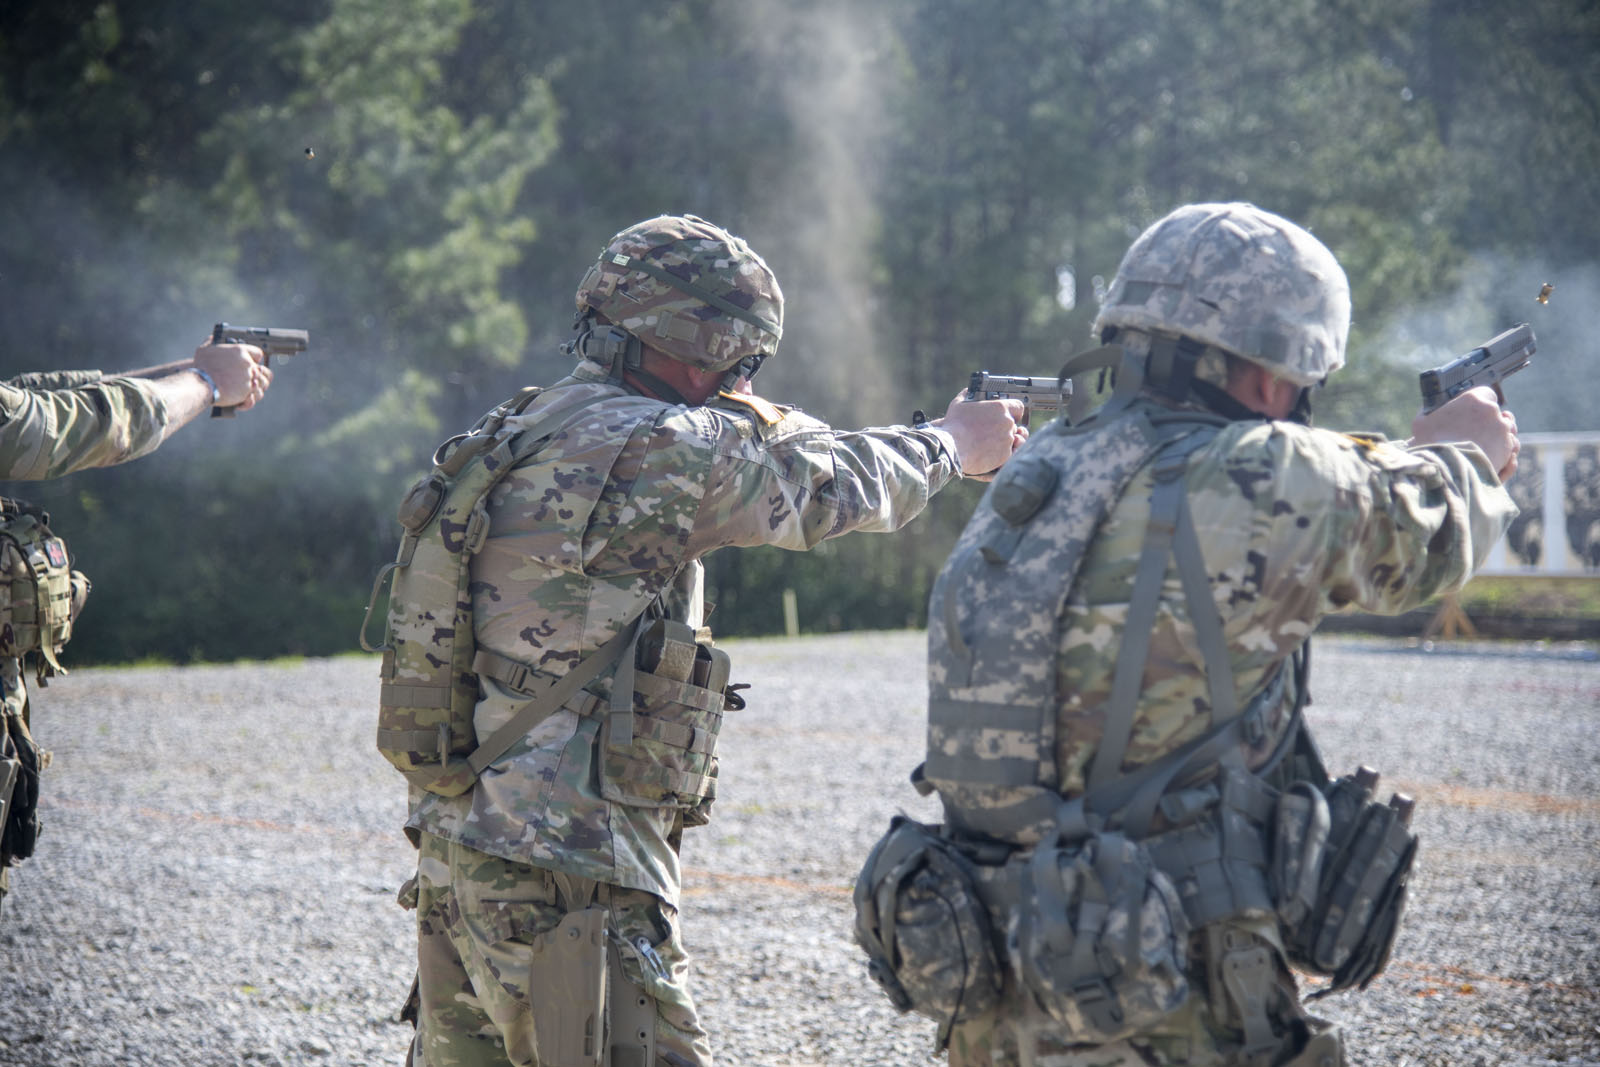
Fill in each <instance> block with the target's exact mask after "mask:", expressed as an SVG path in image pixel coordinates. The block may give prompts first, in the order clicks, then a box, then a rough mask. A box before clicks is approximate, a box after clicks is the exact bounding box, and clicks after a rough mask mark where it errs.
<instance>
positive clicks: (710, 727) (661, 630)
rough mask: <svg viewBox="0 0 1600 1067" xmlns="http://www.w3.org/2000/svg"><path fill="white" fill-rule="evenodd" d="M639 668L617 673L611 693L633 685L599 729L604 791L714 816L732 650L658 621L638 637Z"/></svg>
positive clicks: (701, 817) (623, 800)
mask: <svg viewBox="0 0 1600 1067" xmlns="http://www.w3.org/2000/svg"><path fill="white" fill-rule="evenodd" d="M635 663H636V666H635V669H634V670H633V671H632V672H631V678H630V672H624V671H622V670H619V671H618V672H617V673H616V675H615V676H614V677H613V679H612V686H613V693H614V694H616V693H618V692H619V691H624V690H626V689H627V688H628V687H629V686H630V685H631V688H632V701H631V705H630V704H627V703H625V704H624V706H623V708H622V709H621V710H618V709H617V708H616V703H617V701H616V700H615V699H614V700H613V703H612V707H611V709H610V710H609V711H606V712H604V715H605V717H604V720H603V722H602V724H601V729H600V749H601V752H600V761H599V762H600V795H601V796H603V797H605V798H606V799H607V800H610V801H614V802H616V803H619V804H628V805H632V806H633V807H641V808H681V809H684V810H685V811H687V812H693V813H694V817H693V818H692V819H691V818H686V819H685V822H686V824H691V823H692V824H694V825H698V824H700V823H703V822H704V821H705V820H706V818H708V817H709V812H710V801H711V800H712V799H714V798H715V796H716V782H717V759H716V749H717V734H718V733H719V732H720V731H721V729H722V717H723V712H724V710H725V707H727V706H728V704H727V701H726V698H725V694H724V690H726V689H727V687H728V666H729V664H728V654H727V653H726V652H723V651H722V650H721V649H717V648H713V647H711V638H710V635H709V632H706V631H699V632H697V631H695V630H694V629H693V628H691V627H689V626H687V625H685V624H683V623H679V622H671V621H669V620H664V619H656V620H653V621H650V622H647V623H645V624H644V625H643V627H642V628H641V630H640V634H639V641H638V652H637V654H636V657H635Z"/></svg>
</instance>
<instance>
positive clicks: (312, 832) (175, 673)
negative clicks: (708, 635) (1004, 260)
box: [0, 633, 1600, 1067]
mask: <svg viewBox="0 0 1600 1067" xmlns="http://www.w3.org/2000/svg"><path fill="white" fill-rule="evenodd" d="M729 647H730V649H731V651H732V652H733V654H734V661H735V663H736V665H737V668H738V669H737V671H736V676H737V677H738V678H740V679H742V680H746V681H751V682H754V683H755V685H756V688H755V690H754V691H753V692H752V693H751V694H750V696H751V698H752V699H751V707H750V709H749V710H747V711H745V712H743V713H741V714H739V715H736V716H734V717H733V718H732V719H731V721H730V724H729V726H728V727H727V729H726V730H725V731H724V735H723V742H722V749H721V752H722V760H723V768H724V770H723V789H722V797H721V799H720V800H719V801H718V810H717V813H716V817H715V818H714V820H713V822H712V824H711V825H710V826H709V827H706V828H704V829H700V830H695V831H692V832H691V833H690V835H689V836H688V839H687V840H686V842H685V846H684V864H685V868H686V875H685V903H684V909H685V932H686V937H687V940H688V942H689V946H690V948H691V950H693V951H694V952H695V954H696V957H697V967H698V978H697V994H698V996H699V999H700V1003H701V1008H702V1012H703V1015H704V1019H705V1022H706V1025H707V1026H708V1028H709V1029H710V1031H711V1034H712V1038H713V1042H714V1045H715V1047H716V1049H717V1052H718V1055H719V1058H720V1060H721V1062H723V1063H726V1064H756V1065H790V1067H795V1065H802V1064H830V1065H841V1067H843V1065H852V1067H854V1065H875V1064H917V1063H933V1062H936V1061H934V1060H933V1059H932V1058H931V1057H930V1055H929V1051H930V1049H931V1045H932V1035H933V1026H932V1024H931V1023H929V1022H927V1021H925V1020H922V1019H919V1018H916V1017H902V1016H898V1015H896V1014H895V1012H894V1011H893V1009H892V1008H891V1007H890V1006H889V1004H888V1002H887V1001H886V1000H885V999H883V997H882V996H881V995H880V994H879V993H878V992H877V990H876V988H875V987H874V986H872V984H871V983H870V981H869V980H868V979H867V978H866V976H865V973H864V967H863V965H862V960H861V957H860V955H859V953H858V952H857V950H856V949H855V948H854V946H853V944H852V942H851V934H850V929H851V907H850V897H849V886H850V884H851V882H852V881H853V879H854V877H855V873H856V870H857V868H858V866H859V864H860V861H861V859H862V857H863V856H864V855H865V853H866V851H867V849H868V848H869V847H870V845H871V844H872V842H873V841H874V840H875V839H876V838H877V836H878V834H879V833H880V832H881V831H882V829H883V827H884V826H885V825H886V823H887V821H888V818H889V816H890V815H891V814H893V813H894V812H895V811H897V810H903V811H906V812H908V813H911V814H913V815H916V816H918V817H921V818H925V819H932V818H935V817H936V815H937V813H936V809H935V808H934V807H933V806H932V805H930V803H929V802H928V801H925V800H922V799H921V798H919V797H917V795H916V794H915V793H914V792H913V791H912V790H911V788H910V786H909V785H908V784H907V782H906V774H907V772H908V771H909V770H910V768H911V767H912V766H913V765H914V764H915V763H916V762H917V761H918V760H919V759H920V758H921V734H922V717H921V716H922V711H921V700H922V695H923V686H922V681H921V668H922V656H923V643H922V636H921V635H920V634H914V633H892V634H854V635H838V636H832V637H819V638H808V639H803V640H799V641H748V642H730V643H729ZM1316 660H1317V662H1316V677H1317V679H1318V684H1317V686H1316V692H1317V701H1316V703H1315V704H1314V705H1313V706H1312V708H1311V709H1310V717H1311V720H1312V722H1313V723H1314V724H1315V726H1316V728H1317V730H1318V732H1319V736H1320V738H1321V741H1322V744H1323V747H1324V749H1325V751H1326V752H1327V754H1328V757H1329V760H1330V763H1331V764H1332V765H1333V766H1334V767H1336V768H1338V769H1348V768H1349V767H1351V766H1353V765H1354V764H1355V763H1356V762H1358V761H1361V762H1368V763H1372V764H1374V765H1376V766H1379V767H1380V768H1383V769H1385V770H1386V771H1387V772H1388V773H1387V774H1386V775H1385V785H1386V786H1389V787H1393V788H1403V789H1405V790H1407V791H1410V792H1413V793H1414V794H1416V795H1417V797H1418V799H1419V805H1418V812H1417V820H1416V825H1417V827H1418V829H1419V831H1420V833H1421V834H1422V839H1423V853H1422V858H1421V861H1420V870H1419V873H1418V876H1417V878H1416V880H1415V884H1414V895H1413V898H1412V901H1413V902H1412V904H1411V906H1410V908H1409V910H1408V913H1407V921H1406V926H1405V928H1404V931H1403V933H1402V935H1401V938H1400V942H1399V944H1398V946H1397V948H1396V951H1395V958H1394V962H1393V963H1392V965H1391V966H1390V969H1389V971H1388V972H1387V974H1385V975H1384V976H1383V977H1382V978H1380V979H1379V980H1378V981H1377V982H1376V983H1375V984H1374V985H1373V987H1372V988H1371V989H1369V990H1367V991H1366V992H1364V993H1347V994H1342V995H1340V996H1337V997H1333V998H1330V999H1329V1000H1325V1001H1322V1002H1321V1004H1322V1005H1323V1011H1324V1013H1326V1014H1330V1015H1333V1016H1335V1017H1337V1018H1338V1019H1340V1020H1341V1021H1342V1022H1344V1023H1345V1024H1346V1025H1347V1026H1348V1027H1349V1029H1350V1030H1351V1031H1352V1032H1353V1033H1354V1035H1355V1036H1354V1041H1353V1045H1354V1049H1353V1057H1352V1062H1353V1063H1355V1064H1358V1065H1374V1067H1376V1065H1379V1064H1383V1065H1406V1067H1415V1065H1431V1067H1445V1065H1450V1067H1457V1065H1467V1067H1472V1065H1490V1064H1519V1065H1543V1064H1557V1063H1559V1064H1591V1065H1596V1064H1600V956H1597V954H1596V952H1595V949H1594V945H1595V944H1596V939H1597V936H1600V892H1597V889H1600V846H1597V828H1600V789H1597V788H1596V787H1597V785H1600V655H1597V654H1596V651H1595V649H1594V647H1593V646H1592V645H1589V646H1562V647H1554V646H1535V645H1526V646H1524V645H1517V646H1508V645H1503V644H1467V643H1461V644H1445V643H1441V644H1440V645H1439V646H1437V647H1433V648H1430V649H1424V648H1420V647H1417V646H1415V645H1414V644H1406V643H1402V642H1381V641H1363V640H1360V639H1354V638H1345V637H1340V638H1329V639H1324V640H1322V641H1321V642H1320V643H1319V647H1318V651H1317V656H1316ZM376 673H377V672H376V668H375V665H374V662H373V661H372V660H369V659H364V658H341V659H335V660H321V661H309V662H295V663H286V664H271V663H268V664H239V665H232V666H216V667H191V668H187V669H181V670H179V669H155V668H141V669H115V670H111V669H106V670H82V671H77V672H74V673H73V675H72V676H71V677H69V678H65V679H61V680H60V681H58V682H57V683H56V684H55V685H52V686H51V687H50V688H49V689H47V690H45V691H43V692H41V693H39V694H38V695H37V698H36V702H37V707H38V712H37V719H36V730H37V732H38V733H39V735H40V736H41V738H42V739H43V740H44V742H45V743H46V744H48V745H49V746H50V747H51V748H53V749H54V752H55V765H54V766H53V767H52V768H51V769H50V771H49V772H48V773H47V777H46V793H45V798H44V801H43V818H44V820H45V823H46V826H45V832H44V836H43V837H42V838H41V841H40V846H39V849H40V851H39V854H38V855H37V856H36V857H35V858H34V859H33V860H31V861H29V862H28V863H27V864H25V865H24V866H23V867H21V868H19V869H17V870H15V871H14V872H13V879H14V885H15V889H16V892H15V893H14V894H13V895H12V896H11V897H10V898H9V899H8V900H7V902H6V910H5V915H4V918H3V920H0V1065H5V1067H47V1065H48V1067H78V1065H83V1067H89V1065H110V1064H118V1065H127V1064H132V1065H143V1064H157V1065H169V1064H170V1065H180V1067H202V1065H234V1064H251V1065H255V1064H261V1065H270V1064H296V1065H298V1064H317V1065H321V1064H325V1065H330V1067H332V1065H355V1064H398V1063H399V1062H400V1061H401V1059H402V1056H403V1050H404V1048H405V1045H406V1043H407V1040H408V1038H409V1032H410V1031H409V1027H407V1026H403V1025H399V1024H396V1023H395V1022H394V1021H393V1015H394V1012H395V1009H396V1008H397V1007H398V1005H399V1002H400V999H401V997H402V995H403V994H404V992H405V988H406V985H407V983H408V982H409V980H410V975H411V962H410V952H411V929H410V925H409V922H408V918H409V917H408V915H407V914H406V913H404V912H402V911H401V910H400V909H399V908H398V907H397V906H396V905H395V904H394V890H395V887H396V886H397V885H398V884H399V883H400V882H401V881H402V880H403V879H404V878H405V877H406V876H407V874H408V873H409V870H408V869H409V867H410V865H411V852H410V847H409V845H407V844H406V842H405V839H404V838H403V837H402V836H401V835H400V833H399V832H398V827H399V825H400V823H401V821H402V819H403V806H404V798H403V790H402V789H401V783H400V779H399V778H398V777H397V776H395V775H394V773H393V772H392V771H390V770H389V768H388V766H387V764H384V763H383V762H382V760H381V759H380V758H379V757H378V756H377V754H376V753H375V752H374V751H373V749H372V747H371V741H370V732H371V726H372V715H373V708H374V705H375V701H376V696H377V686H376V677H375V676H376Z"/></svg>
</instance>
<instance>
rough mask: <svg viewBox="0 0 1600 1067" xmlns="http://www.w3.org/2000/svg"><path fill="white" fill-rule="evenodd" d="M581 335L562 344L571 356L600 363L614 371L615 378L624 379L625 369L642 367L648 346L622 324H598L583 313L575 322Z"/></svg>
mask: <svg viewBox="0 0 1600 1067" xmlns="http://www.w3.org/2000/svg"><path fill="white" fill-rule="evenodd" d="M573 328H574V329H576V330H577V331H578V336H576V337H574V338H573V339H572V340H570V341H568V342H567V343H566V344H564V345H562V346H561V350H562V351H563V352H565V353H566V354H567V355H569V356H576V357H577V358H579V359H586V360H589V361H591V362H593V363H598V364H600V365H601V366H602V367H605V368H607V369H608V370H609V371H610V372H611V377H612V378H613V379H621V377H622V372H623V371H625V370H638V369H639V365H640V364H641V362H642V361H643V358H644V346H643V345H641V344H640V343H639V339H638V338H637V337H635V336H633V335H632V334H631V333H629V332H628V331H627V330H624V329H622V328H621V327H618V326H613V325H609V324H608V325H605V326H597V325H595V323H594V322H593V320H591V319H589V318H588V317H587V316H584V315H580V316H579V317H578V321H577V322H576V323H574V324H573Z"/></svg>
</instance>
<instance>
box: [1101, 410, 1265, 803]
mask: <svg viewBox="0 0 1600 1067" xmlns="http://www.w3.org/2000/svg"><path fill="white" fill-rule="evenodd" d="M1179 425H1180V427H1181V426H1182V424H1179ZM1168 432H1171V431H1170V430H1169V431H1168ZM1214 436H1215V433H1208V432H1205V430H1204V429H1201V430H1199V431H1195V430H1192V429H1191V428H1187V427H1185V428H1184V432H1183V434H1182V436H1180V437H1177V438H1176V439H1172V438H1169V444H1168V446H1167V447H1166V448H1164V449H1163V450H1162V452H1161V454H1160V455H1159V456H1158V457H1157V459H1156V462H1155V465H1154V468H1153V470H1154V474H1155V482H1156V484H1155V489H1154V490H1153V492H1152V493H1151V496H1150V522H1149V525H1148V526H1147V527H1146V530H1145V538H1144V546H1143V548H1142V549H1141V550H1140V553H1139V564H1138V568H1137V569H1136V570H1135V572H1134V579H1133V594H1132V598H1131V601H1130V603H1129V604H1128V617H1127V621H1126V622H1125V623H1124V624H1123V628H1122V648H1121V650H1120V651H1119V652H1118V654H1117V665H1116V670H1115V672H1114V673H1113V675H1112V683H1111V695H1110V697H1109V698H1108V699H1107V701H1106V721H1105V732H1104V734H1103V735H1102V737H1101V739H1100V747H1099V749H1098V751H1097V752H1096V753H1095V758H1094V762H1093V764H1091V766H1090V769H1089V780H1088V782H1087V783H1086V790H1092V789H1095V788H1098V787H1100V786H1103V785H1105V784H1107V783H1108V782H1110V781H1112V780H1113V779H1114V778H1116V777H1117V776H1118V775H1119V774H1120V773H1121V769H1122V759H1123V756H1124V755H1126V753H1127V750H1128V741H1129V739H1130V738H1131V737H1132V734H1133V719H1134V713H1135V711H1136V710H1137V709H1138V704H1139V693H1140V691H1141V690H1142V688H1143V684H1144V668H1145V661H1146V658H1147V657H1148V655H1149V652H1150V630H1151V627H1152V626H1153V625H1154V623H1155V617H1156V608H1157V606H1158V605H1159V602H1160V600H1161V583H1162V581H1163V580H1164V579H1165V578H1166V574H1167V559H1168V557H1169V556H1171V555H1173V553H1174V545H1175V543H1176V546H1177V548H1176V554H1177V559H1178V570H1179V574H1180V577H1181V578H1182V580H1183V589H1184V597H1185V599H1186V600H1187V601H1188V605H1189V616H1190V619H1191V621H1192V622H1193V624H1194V626H1195V630H1196V633H1197V635H1198V636H1199V639H1200V645H1201V651H1202V652H1203V653H1204V655H1205V662H1206V678H1207V682H1208V683H1209V686H1210V689H1211V700H1212V709H1211V713H1212V721H1213V722H1217V721H1221V719H1230V718H1233V713H1234V698H1233V671H1232V667H1231V665H1230V664H1229V660H1228V656H1227V646H1226V644H1225V642H1224V641H1223V638H1222V620H1221V619H1220V618H1219V617H1218V615H1217V609H1216V604H1215V603H1214V602H1213V600H1212V599H1211V582H1210V579H1209V578H1208V576H1207V575H1206V570H1205V560H1204V558H1203V557H1202V556H1201V554H1200V544H1199V539H1198V537H1197V536H1196V535H1195V532H1194V520H1193V519H1191V518H1190V516H1189V509H1188V507H1187V497H1186V494H1185V492H1184V484H1183V475H1184V472H1185V471H1186V470H1187V469H1188V466H1189V457H1190V455H1191V454H1193V453H1194V452H1195V451H1197V450H1198V449H1199V448H1201V447H1202V446H1203V445H1205V444H1206V443H1207V442H1209V441H1210V440H1211V439H1212V438H1213V437H1214ZM1219 716H1220V718H1219Z"/></svg>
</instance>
